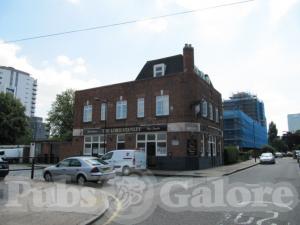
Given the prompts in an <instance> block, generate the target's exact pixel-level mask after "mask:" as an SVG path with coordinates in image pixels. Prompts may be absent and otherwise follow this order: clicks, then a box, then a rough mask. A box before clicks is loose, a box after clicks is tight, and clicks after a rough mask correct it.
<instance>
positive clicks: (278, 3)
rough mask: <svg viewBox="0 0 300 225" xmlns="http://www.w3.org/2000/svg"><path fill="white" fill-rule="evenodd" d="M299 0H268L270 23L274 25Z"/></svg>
mask: <svg viewBox="0 0 300 225" xmlns="http://www.w3.org/2000/svg"><path fill="white" fill-rule="evenodd" d="M299 2H300V1H299V0H284V1H283V0H269V7H270V23H271V24H272V25H276V24H277V23H278V22H279V21H280V20H281V19H282V18H283V17H284V16H285V15H286V14H287V13H288V12H289V10H290V9H291V8H292V7H293V6H294V5H295V4H296V3H299Z"/></svg>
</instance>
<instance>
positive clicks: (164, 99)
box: [155, 95, 169, 116]
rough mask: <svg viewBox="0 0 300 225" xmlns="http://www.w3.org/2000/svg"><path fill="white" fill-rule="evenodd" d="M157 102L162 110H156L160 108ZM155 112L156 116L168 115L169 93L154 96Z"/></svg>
mask: <svg viewBox="0 0 300 225" xmlns="http://www.w3.org/2000/svg"><path fill="white" fill-rule="evenodd" d="M159 104H161V109H162V111H158V110H160V106H159ZM155 114H156V116H168V115H169V95H159V96H156V104H155Z"/></svg>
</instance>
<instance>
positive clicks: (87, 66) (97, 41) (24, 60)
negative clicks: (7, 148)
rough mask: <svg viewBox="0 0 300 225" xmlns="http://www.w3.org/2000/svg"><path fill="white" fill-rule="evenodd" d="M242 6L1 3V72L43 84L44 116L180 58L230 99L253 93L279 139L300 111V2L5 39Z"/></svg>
mask: <svg viewBox="0 0 300 225" xmlns="http://www.w3.org/2000/svg"><path fill="white" fill-rule="evenodd" d="M235 1H237V0H109V1H105V0H43V1H40V0H26V1H22V0H9V1H0V65H2V66H12V67H15V68H16V69H20V70H24V71H26V72H29V73H30V74H31V75H32V77H34V78H36V79H37V80H38V95H37V106H36V107H37V108H36V116H41V117H44V118H46V117H47V113H48V111H49V110H50V108H51V104H52V103H53V101H55V97H56V95H57V94H59V93H61V92H62V91H64V90H66V89H68V88H73V89H75V90H80V89H86V88H92V87H96V86H102V85H107V84H114V83H120V82H125V81H130V80H134V79H135V78H136V76H137V75H138V73H139V71H140V70H141V69H142V67H143V65H144V64H145V62H146V61H148V60H152V59H157V58H163V57H167V56H171V55H176V54H182V48H183V46H184V44H185V43H190V44H192V46H193V47H194V51H195V64H196V65H197V67H198V68H199V69H200V70H202V71H203V72H205V73H207V74H209V76H210V79H211V80H212V83H213V85H214V87H215V88H216V89H217V90H218V91H219V92H221V94H222V98H223V99H228V98H229V97H230V96H231V95H232V94H233V93H235V92H238V91H247V92H251V93H252V94H255V95H257V96H258V98H259V99H261V100H262V101H264V103H265V111H266V117H267V121H268V123H269V122H271V121H274V122H275V123H276V125H277V128H278V130H279V135H281V134H282V132H284V131H287V130H288V127H287V114H290V113H300V101H299V96H300V89H299V84H300V60H299V59H300V44H299V43H300V25H299V22H300V0H255V1H251V2H247V3H244V4H239V5H235V6H228V7H222V8H216V9H211V10H205V11H199V12H197V13H190V14H185V15H180V16H175V17H168V18H161V19H159V20H153V21H143V22H137V23H134V24H127V25H123V26H115V27H109V28H106V29H101V30H93V31H86V32H80V33H73V34H69V35H64V36H58V37H51V38H43V39H36V40H29V41H24V42H15V43H6V42H7V41H11V40H16V39H20V38H26V37H30V36H36V35H43V34H49V33H56V32H62V31H68V30H73V29H81V28H86V27H93V26H99V25H106V24H112V23H118V22H124V21H128V20H136V19H142V18H147V17H153V16H160V15H165V14H170V13H175V12H180V11H186V10H194V9H201V8H206V7H210V6H215V5H220V4H224V3H231V2H235Z"/></svg>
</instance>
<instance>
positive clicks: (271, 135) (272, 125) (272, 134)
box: [268, 121, 278, 144]
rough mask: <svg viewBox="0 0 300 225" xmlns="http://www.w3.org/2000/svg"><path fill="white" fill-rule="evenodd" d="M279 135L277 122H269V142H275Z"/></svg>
mask: <svg viewBox="0 0 300 225" xmlns="http://www.w3.org/2000/svg"><path fill="white" fill-rule="evenodd" d="M277 135H278V130H277V127H276V124H275V123H274V122H273V121H272V122H271V123H270V124H269V131H268V140H269V144H272V143H273V141H274V140H275V139H276V138H277Z"/></svg>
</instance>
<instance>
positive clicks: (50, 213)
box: [0, 175, 109, 225]
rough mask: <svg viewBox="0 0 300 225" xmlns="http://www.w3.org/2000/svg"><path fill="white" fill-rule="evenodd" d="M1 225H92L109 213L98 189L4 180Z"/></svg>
mask: <svg viewBox="0 0 300 225" xmlns="http://www.w3.org/2000/svg"><path fill="white" fill-rule="evenodd" d="M0 205H1V207H0V218H1V219H0V224H1V225H2V224H3V225H4V224H5V225H17V224H23V225H31V224H43V225H44V224H45V225H61V224H64V225H69V224H70V225H71V224H72V225H74V224H80V225H85V224H92V223H93V222H94V221H95V220H97V219H99V218H100V217H101V216H102V215H103V214H104V213H105V212H106V211H107V209H108V207H109V202H108V198H107V195H106V193H104V192H102V190H101V189H100V188H98V189H96V188H92V187H86V186H84V187H81V186H79V185H73V184H66V183H65V182H50V183H47V182H41V181H39V180H38V179H37V180H30V179H29V178H28V177H24V176H16V175H14V176H11V175H10V176H7V177H6V178H5V180H4V181H2V182H0Z"/></svg>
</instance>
